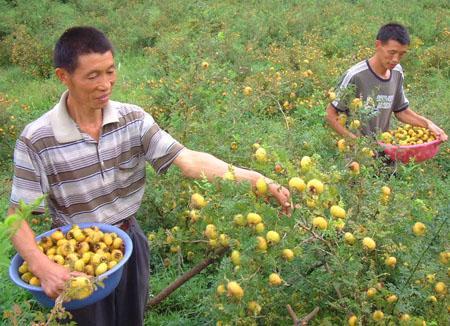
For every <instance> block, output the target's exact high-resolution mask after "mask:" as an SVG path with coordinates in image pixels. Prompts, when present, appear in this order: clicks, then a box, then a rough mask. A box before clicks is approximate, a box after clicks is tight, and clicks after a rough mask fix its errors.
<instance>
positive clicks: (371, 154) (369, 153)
mask: <svg viewBox="0 0 450 326" xmlns="http://www.w3.org/2000/svg"><path fill="white" fill-rule="evenodd" d="M361 152H362V153H363V154H364V155H366V156H367V157H374V156H375V153H374V152H373V150H371V149H370V148H367V147H363V148H362V149H361Z"/></svg>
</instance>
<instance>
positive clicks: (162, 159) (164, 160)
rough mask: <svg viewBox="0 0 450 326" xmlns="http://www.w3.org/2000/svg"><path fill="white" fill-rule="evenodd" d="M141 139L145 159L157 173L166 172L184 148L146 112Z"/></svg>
mask: <svg viewBox="0 0 450 326" xmlns="http://www.w3.org/2000/svg"><path fill="white" fill-rule="evenodd" d="M141 140H142V145H143V150H144V155H145V159H146V160H147V161H148V162H150V164H151V165H152V166H153V168H154V169H155V171H156V172H157V173H164V172H166V171H167V169H168V168H169V167H170V165H171V164H172V163H173V161H174V160H175V158H176V157H177V156H178V154H179V153H180V151H181V150H182V149H183V148H184V147H183V145H181V144H180V143H179V142H178V141H176V140H175V139H174V138H173V137H172V136H171V135H169V134H168V133H167V132H165V131H164V130H162V129H161V128H160V127H159V126H158V124H157V123H156V122H155V120H154V119H153V118H152V117H151V116H150V115H149V114H148V113H144V122H143V125H142V130H141Z"/></svg>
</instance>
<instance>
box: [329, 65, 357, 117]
mask: <svg viewBox="0 0 450 326" xmlns="http://www.w3.org/2000/svg"><path fill="white" fill-rule="evenodd" d="M352 87H355V80H354V75H353V74H350V73H349V71H347V72H346V73H345V74H344V75H343V76H342V77H341V80H340V81H339V83H338V85H337V87H336V88H337V91H336V99H335V100H334V101H332V102H331V105H332V106H333V107H334V108H335V109H336V111H338V112H346V113H347V112H348V111H349V109H348V105H349V98H352V99H353V98H354V97H355V94H354V92H353V91H350V88H352ZM350 92H351V93H352V94H349V93H350ZM350 95H351V96H350Z"/></svg>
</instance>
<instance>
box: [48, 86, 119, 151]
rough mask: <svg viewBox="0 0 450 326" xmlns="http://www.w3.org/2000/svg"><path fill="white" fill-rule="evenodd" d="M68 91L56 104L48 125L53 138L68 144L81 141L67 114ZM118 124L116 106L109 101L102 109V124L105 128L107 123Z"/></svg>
mask: <svg viewBox="0 0 450 326" xmlns="http://www.w3.org/2000/svg"><path fill="white" fill-rule="evenodd" d="M68 95H69V91H68V90H66V91H65V92H64V93H63V94H62V96H61V99H60V100H59V103H58V104H56V105H55V106H54V107H53V109H52V112H51V114H50V123H51V126H52V129H53V133H54V134H55V138H56V140H57V141H58V142H60V143H69V142H73V141H77V140H81V139H83V137H82V136H81V133H80V131H79V130H78V128H77V125H76V123H75V121H73V119H72V117H71V116H70V115H69V113H68V112H67V106H66V100H67V96H68ZM115 122H119V117H118V115H117V105H116V102H114V101H109V102H108V104H107V105H106V106H105V108H104V109H103V123H102V126H105V125H107V124H109V123H115Z"/></svg>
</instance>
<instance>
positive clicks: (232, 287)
mask: <svg viewBox="0 0 450 326" xmlns="http://www.w3.org/2000/svg"><path fill="white" fill-rule="evenodd" d="M227 291H228V295H229V296H231V297H234V298H237V299H242V297H243V296H244V290H243V289H242V288H241V286H240V285H239V284H238V283H237V282H235V281H230V282H228V284H227Z"/></svg>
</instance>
